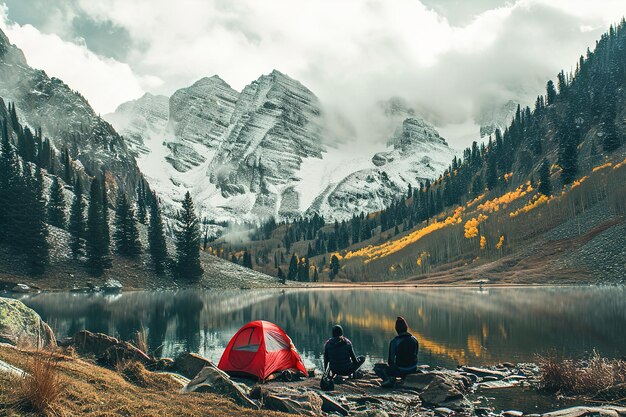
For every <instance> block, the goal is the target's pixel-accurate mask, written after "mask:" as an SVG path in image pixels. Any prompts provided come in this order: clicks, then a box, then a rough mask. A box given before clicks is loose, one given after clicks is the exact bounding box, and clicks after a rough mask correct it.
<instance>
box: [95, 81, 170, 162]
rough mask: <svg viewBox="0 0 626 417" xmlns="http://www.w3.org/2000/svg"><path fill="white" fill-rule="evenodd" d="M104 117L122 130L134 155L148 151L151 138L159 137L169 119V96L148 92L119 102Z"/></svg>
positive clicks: (150, 146)
mask: <svg viewBox="0 0 626 417" xmlns="http://www.w3.org/2000/svg"><path fill="white" fill-rule="evenodd" d="M105 118H106V119H107V120H108V121H109V122H110V123H111V124H112V125H114V126H115V127H116V130H118V131H119V132H124V133H123V134H124V139H125V140H126V142H127V143H128V144H129V146H130V148H131V149H132V151H133V153H134V154H135V156H139V155H146V154H148V153H150V151H151V149H152V147H153V146H154V144H153V143H152V142H153V140H152V139H153V138H157V140H158V137H160V136H161V135H162V134H163V131H164V130H165V127H166V126H167V123H168V120H169V98H168V97H166V96H154V95H152V94H150V93H146V94H144V95H143V96H142V97H141V98H139V99H137V100H133V101H128V102H126V103H123V104H121V105H120V106H119V107H118V108H117V110H116V111H115V113H111V114H109V115H106V116H105Z"/></svg>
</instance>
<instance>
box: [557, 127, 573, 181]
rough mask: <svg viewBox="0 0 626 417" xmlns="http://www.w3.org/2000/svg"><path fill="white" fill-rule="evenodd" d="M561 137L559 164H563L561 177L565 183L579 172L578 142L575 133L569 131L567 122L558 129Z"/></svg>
mask: <svg viewBox="0 0 626 417" xmlns="http://www.w3.org/2000/svg"><path fill="white" fill-rule="evenodd" d="M557 135H558V139H559V165H560V166H561V169H562V171H561V179H562V180H563V184H564V185H566V184H569V183H571V182H572V181H574V179H575V178H576V174H577V173H578V144H577V141H576V137H575V135H573V134H572V133H571V132H569V131H568V129H567V127H566V125H565V124H562V125H561V127H560V128H559V130H558V133H557Z"/></svg>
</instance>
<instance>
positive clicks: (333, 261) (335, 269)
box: [330, 255, 339, 280]
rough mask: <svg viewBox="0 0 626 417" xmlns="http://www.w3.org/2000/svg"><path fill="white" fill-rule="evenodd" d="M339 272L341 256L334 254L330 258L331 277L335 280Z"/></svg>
mask: <svg viewBox="0 0 626 417" xmlns="http://www.w3.org/2000/svg"><path fill="white" fill-rule="evenodd" d="M338 273H339V258H337V255H333V256H332V258H330V279H331V280H333V279H334V278H335V277H336V276H337V274H338Z"/></svg>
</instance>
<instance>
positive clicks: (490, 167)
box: [486, 151, 498, 190]
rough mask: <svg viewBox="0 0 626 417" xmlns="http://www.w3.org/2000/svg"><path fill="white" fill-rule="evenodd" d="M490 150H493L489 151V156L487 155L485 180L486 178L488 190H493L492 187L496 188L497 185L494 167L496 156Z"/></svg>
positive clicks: (496, 172) (496, 174) (496, 173)
mask: <svg viewBox="0 0 626 417" xmlns="http://www.w3.org/2000/svg"><path fill="white" fill-rule="evenodd" d="M492 152H493V151H490V152H489V156H488V157H487V174H486V180H487V188H488V189H489V190H493V189H494V188H496V185H498V171H497V169H496V158H495V156H494V155H493V153H492Z"/></svg>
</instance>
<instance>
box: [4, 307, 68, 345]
mask: <svg viewBox="0 0 626 417" xmlns="http://www.w3.org/2000/svg"><path fill="white" fill-rule="evenodd" d="M0 341H2V342H3V343H9V344H12V345H17V346H20V347H24V348H30V349H41V348H44V347H53V346H56V341H55V338H54V333H53V332H52V329H51V328H50V326H48V325H47V324H46V323H45V322H44V321H43V320H42V319H41V317H39V314H37V313H36V312H35V310H33V309H31V308H28V307H26V305H25V304H24V303H22V302H21V301H19V300H14V299H12V298H4V297H0Z"/></svg>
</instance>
